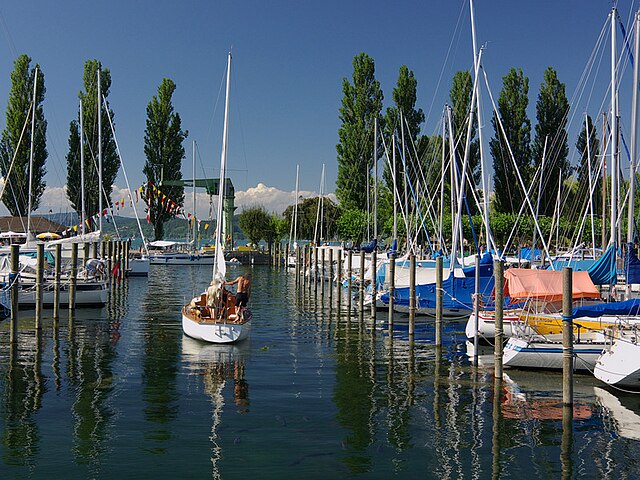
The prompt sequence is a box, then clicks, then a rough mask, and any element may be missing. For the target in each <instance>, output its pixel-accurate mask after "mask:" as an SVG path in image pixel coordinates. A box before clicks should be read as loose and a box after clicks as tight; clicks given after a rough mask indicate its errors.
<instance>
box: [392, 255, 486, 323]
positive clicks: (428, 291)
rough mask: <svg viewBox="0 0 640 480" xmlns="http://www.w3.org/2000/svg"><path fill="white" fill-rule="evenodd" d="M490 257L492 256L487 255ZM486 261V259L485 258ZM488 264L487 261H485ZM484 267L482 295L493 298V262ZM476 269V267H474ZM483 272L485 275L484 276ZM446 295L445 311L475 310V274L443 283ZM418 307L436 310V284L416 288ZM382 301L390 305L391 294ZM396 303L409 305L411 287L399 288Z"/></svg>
mask: <svg viewBox="0 0 640 480" xmlns="http://www.w3.org/2000/svg"><path fill="white" fill-rule="evenodd" d="M486 255H488V256H489V257H490V256H491V255H490V254H486ZM483 259H484V257H483ZM485 262H486V260H485ZM485 266H486V263H485V265H482V260H481V266H480V268H481V270H480V275H481V276H480V293H481V295H482V296H483V297H485V298H487V297H489V296H491V292H492V291H493V286H494V277H493V262H489V264H488V268H485ZM483 268H484V270H483ZM472 269H475V267H472ZM483 271H484V273H485V275H483ZM442 289H443V290H444V294H443V296H442V307H443V308H445V309H451V308H458V309H463V310H469V311H471V310H473V294H474V293H475V278H474V274H472V275H471V276H469V277H464V278H455V277H454V276H453V275H451V276H449V278H447V279H446V280H445V281H444V282H442ZM416 297H417V300H418V301H417V306H418V307H420V308H436V284H435V283H429V284H426V285H417V286H416ZM381 300H382V301H383V302H384V303H389V293H385V294H384V295H382V298H381ZM393 301H394V303H395V304H397V305H405V306H406V305H409V287H404V288H397V289H396V290H395V295H394V300H393Z"/></svg>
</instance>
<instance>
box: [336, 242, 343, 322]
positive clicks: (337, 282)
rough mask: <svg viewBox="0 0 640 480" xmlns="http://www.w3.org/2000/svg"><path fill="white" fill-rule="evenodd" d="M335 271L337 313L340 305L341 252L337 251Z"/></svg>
mask: <svg viewBox="0 0 640 480" xmlns="http://www.w3.org/2000/svg"><path fill="white" fill-rule="evenodd" d="M336 270H337V272H336V279H337V281H336V297H337V302H338V311H340V304H341V303H342V250H338V261H337V262H336Z"/></svg>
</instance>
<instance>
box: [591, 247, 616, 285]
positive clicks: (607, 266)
mask: <svg viewBox="0 0 640 480" xmlns="http://www.w3.org/2000/svg"><path fill="white" fill-rule="evenodd" d="M587 272H588V273H589V276H590V277H591V281H592V282H593V283H594V285H615V284H616V283H617V271H616V246H615V245H611V246H610V247H609V248H607V250H606V251H605V252H604V254H603V255H602V256H601V257H600V258H599V259H598V261H597V262H596V263H594V264H593V265H592V266H591V268H589V269H588V270H587Z"/></svg>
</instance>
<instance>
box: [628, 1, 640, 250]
mask: <svg viewBox="0 0 640 480" xmlns="http://www.w3.org/2000/svg"><path fill="white" fill-rule="evenodd" d="M639 54H640V12H637V13H636V18H635V46H634V54H633V56H634V59H635V61H634V62H633V95H632V103H631V165H630V166H629V170H630V173H629V211H628V217H627V226H628V228H627V243H633V237H634V225H635V221H634V216H635V213H634V208H633V207H634V201H635V191H636V156H637V155H638V138H637V136H638V71H639V66H638V55H639Z"/></svg>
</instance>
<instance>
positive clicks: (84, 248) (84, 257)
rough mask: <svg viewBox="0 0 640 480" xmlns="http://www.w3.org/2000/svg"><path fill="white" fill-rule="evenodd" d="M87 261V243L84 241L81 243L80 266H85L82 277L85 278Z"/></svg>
mask: <svg viewBox="0 0 640 480" xmlns="http://www.w3.org/2000/svg"><path fill="white" fill-rule="evenodd" d="M88 261H89V243H88V242H84V243H83V244H82V266H83V267H85V268H84V269H83V271H84V279H85V280H86V279H87V274H88V273H87V268H86V267H87V262H88Z"/></svg>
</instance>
